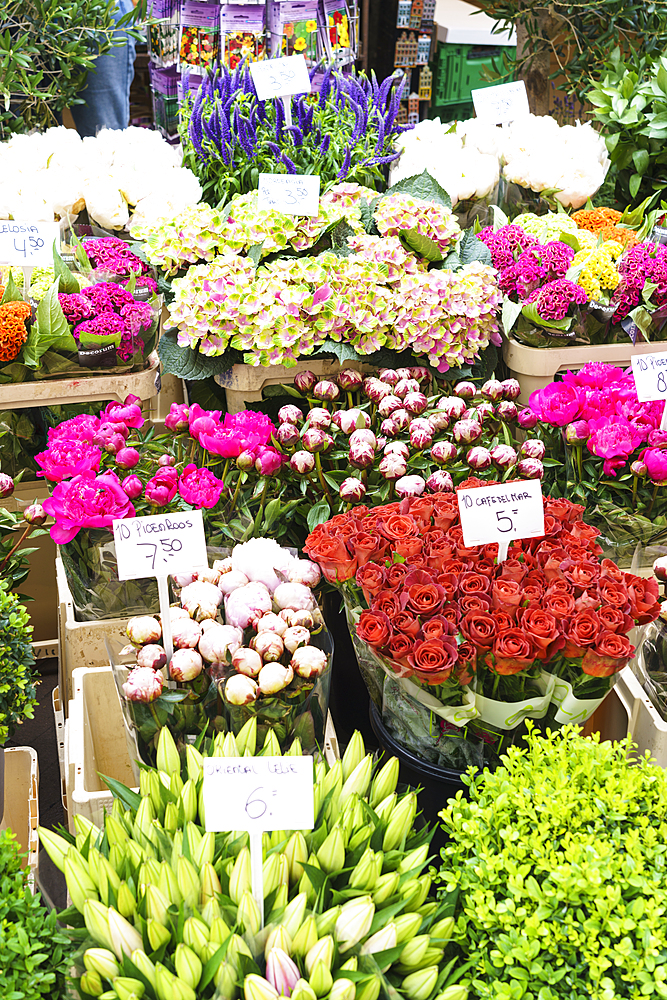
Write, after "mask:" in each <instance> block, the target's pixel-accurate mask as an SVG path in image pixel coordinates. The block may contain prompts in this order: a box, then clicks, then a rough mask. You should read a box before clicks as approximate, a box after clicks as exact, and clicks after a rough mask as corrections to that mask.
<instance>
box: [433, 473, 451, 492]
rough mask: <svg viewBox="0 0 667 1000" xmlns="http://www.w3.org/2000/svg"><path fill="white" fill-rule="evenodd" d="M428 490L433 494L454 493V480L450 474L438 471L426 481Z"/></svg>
mask: <svg viewBox="0 0 667 1000" xmlns="http://www.w3.org/2000/svg"><path fill="white" fill-rule="evenodd" d="M426 488H427V489H428V490H430V492H431V493H453V492H454V480H453V479H452V477H451V476H450V474H449V473H448V472H445V471H444V470H443V469H437V470H436V471H435V472H433V473H432V474H431V475H430V476H429V477H428V479H427V480H426Z"/></svg>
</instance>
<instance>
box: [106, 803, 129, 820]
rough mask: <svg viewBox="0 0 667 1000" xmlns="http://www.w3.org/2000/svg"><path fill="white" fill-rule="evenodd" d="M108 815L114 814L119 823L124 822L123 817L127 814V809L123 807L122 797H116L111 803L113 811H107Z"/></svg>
mask: <svg viewBox="0 0 667 1000" xmlns="http://www.w3.org/2000/svg"><path fill="white" fill-rule="evenodd" d="M107 815H108V816H113V818H114V819H117V820H118V822H119V823H122V822H123V817H124V816H125V809H124V808H123V803H122V802H121V801H120V799H114V800H113V802H112V804H111V812H110V813H107Z"/></svg>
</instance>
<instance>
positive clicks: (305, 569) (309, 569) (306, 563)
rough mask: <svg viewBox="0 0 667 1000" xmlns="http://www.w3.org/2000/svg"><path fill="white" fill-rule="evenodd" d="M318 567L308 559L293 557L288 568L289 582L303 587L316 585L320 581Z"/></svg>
mask: <svg viewBox="0 0 667 1000" xmlns="http://www.w3.org/2000/svg"><path fill="white" fill-rule="evenodd" d="M320 576H321V573H320V567H319V566H318V565H317V563H314V562H311V560H310V559H295V560H294V562H293V563H292V565H291V566H290V569H289V574H288V578H289V582H290V583H301V584H303V586H304V587H316V586H317V585H318V583H319V582H320Z"/></svg>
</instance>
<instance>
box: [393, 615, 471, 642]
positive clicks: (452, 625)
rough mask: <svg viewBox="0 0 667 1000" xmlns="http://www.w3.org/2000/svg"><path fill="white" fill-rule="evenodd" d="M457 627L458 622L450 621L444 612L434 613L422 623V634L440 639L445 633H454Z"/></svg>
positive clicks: (428, 637)
mask: <svg viewBox="0 0 667 1000" xmlns="http://www.w3.org/2000/svg"><path fill="white" fill-rule="evenodd" d="M397 627H398V626H397ZM457 628H458V623H457V622H452V621H450V619H448V618H446V617H445V616H444V615H443V614H440V615H434V616H433V618H429V619H428V621H425V622H424V624H423V625H422V634H423V636H424V638H425V639H440V638H442V636H443V635H453V634H454V633H455V632H456V631H457Z"/></svg>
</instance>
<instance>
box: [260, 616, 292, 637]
mask: <svg viewBox="0 0 667 1000" xmlns="http://www.w3.org/2000/svg"><path fill="white" fill-rule="evenodd" d="M256 628H257V631H258V632H277V633H278V635H284V634H285V632H286V631H287V622H286V621H285V620H284V619H283V618H281V617H280V615H276V614H274V613H273V611H268V612H267V613H266V614H265V615H262V617H261V618H260V619H259V621H258V622H257V625H256Z"/></svg>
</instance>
